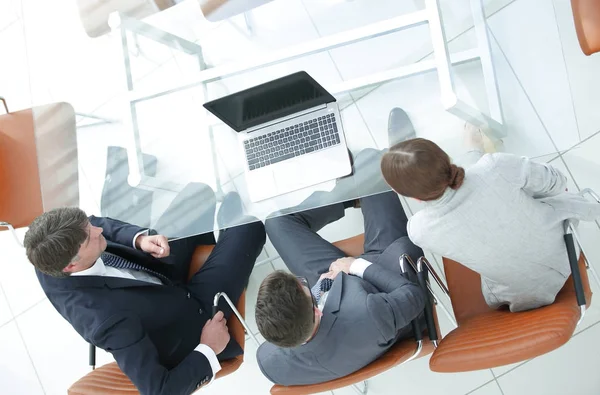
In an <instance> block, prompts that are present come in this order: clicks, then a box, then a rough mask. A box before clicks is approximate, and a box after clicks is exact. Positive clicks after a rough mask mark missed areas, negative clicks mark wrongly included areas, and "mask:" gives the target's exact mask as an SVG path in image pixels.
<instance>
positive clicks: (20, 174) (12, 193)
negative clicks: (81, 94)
mask: <svg viewBox="0 0 600 395" xmlns="http://www.w3.org/2000/svg"><path fill="white" fill-rule="evenodd" d="M78 174H79V173H78V164H77V135H76V127H75V111H74V110H73V107H71V105H69V104H67V103H54V104H48V105H44V106H39V107H34V108H32V109H28V110H22V111H17V112H12V113H9V114H6V115H2V116H0V185H1V186H2V189H1V190H0V221H6V222H9V223H11V224H12V225H13V226H14V227H15V228H20V227H23V226H28V225H29V224H30V223H31V221H33V220H34V219H35V217H37V216H38V215H40V214H42V213H43V212H44V211H47V210H50V209H53V208H56V207H63V206H78V205H79V182H78V179H79V176H78Z"/></svg>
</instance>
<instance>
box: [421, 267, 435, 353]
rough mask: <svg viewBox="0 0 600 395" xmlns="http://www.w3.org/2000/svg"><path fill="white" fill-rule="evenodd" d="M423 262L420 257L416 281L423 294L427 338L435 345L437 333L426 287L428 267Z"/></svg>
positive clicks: (430, 299)
mask: <svg viewBox="0 0 600 395" xmlns="http://www.w3.org/2000/svg"><path fill="white" fill-rule="evenodd" d="M424 260H426V259H425V258H424V257H420V258H419V260H418V261H417V279H418V280H419V285H420V286H421V289H422V290H423V292H424V293H425V322H426V323H427V332H428V333H429V338H430V339H431V341H432V342H433V344H434V345H437V341H438V333H437V328H436V326H435V319H434V318H433V300H432V296H433V295H432V294H431V293H430V292H429V289H428V287H427V284H428V283H429V281H428V280H429V279H428V267H427V265H425V264H424V263H423V261H424Z"/></svg>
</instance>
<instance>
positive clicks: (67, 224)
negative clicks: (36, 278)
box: [24, 207, 88, 277]
mask: <svg viewBox="0 0 600 395" xmlns="http://www.w3.org/2000/svg"><path fill="white" fill-rule="evenodd" d="M87 224H88V218H87V215H86V214H85V212H83V211H82V210H80V209H78V208H76V207H67V208H57V209H54V210H51V211H48V212H46V213H44V214H42V215H40V216H39V217H37V218H36V219H35V220H34V221H33V222H32V223H31V225H30V226H29V230H28V231H27V233H25V240H24V246H25V252H26V253H27V258H29V261H30V262H31V263H32V264H33V266H35V267H36V268H37V269H38V270H39V271H41V272H43V273H46V274H48V275H50V276H54V277H65V276H68V275H69V273H65V272H63V269H64V268H65V267H67V265H68V264H69V263H70V262H71V261H72V260H73V259H74V258H75V257H76V256H77V252H78V251H79V247H81V244H82V243H83V242H84V241H85V240H86V239H87V237H88V233H87V230H86V227H87Z"/></svg>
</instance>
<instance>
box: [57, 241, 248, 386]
mask: <svg viewBox="0 0 600 395" xmlns="http://www.w3.org/2000/svg"><path fill="white" fill-rule="evenodd" d="M213 248H214V246H199V247H198V248H196V251H195V252H194V255H193V256H192V262H191V263H190V271H189V274H188V279H189V278H191V277H192V276H193V275H194V274H195V273H196V272H197V271H198V270H200V268H201V267H202V266H203V265H204V263H206V260H207V259H208V256H209V255H210V253H211V252H212V250H213ZM220 295H221V296H222V295H224V294H220ZM231 307H232V310H234V312H235V309H233V305H231ZM245 311H246V295H245V292H242V295H241V296H240V300H238V303H237V312H238V313H239V316H240V317H241V318H242V319H243V317H244V314H245ZM245 326H246V324H245V322H243V321H241V320H240V319H238V317H237V316H236V315H232V316H231V317H230V318H229V320H228V321H227V327H228V328H229V333H230V334H231V337H232V338H234V339H235V341H236V342H237V343H238V344H239V345H240V347H241V348H242V350H243V349H244V345H245V342H246V330H245V329H244V327H245ZM246 328H247V326H246ZM248 334H250V335H251V336H252V337H253V338H254V335H253V334H252V332H251V331H248ZM92 347H93V346H92ZM93 349H94V350H95V348H93ZM91 350H92V348H91ZM91 350H90V351H91ZM91 362H93V361H91ZM243 362H244V356H243V355H239V356H237V357H235V358H233V359H229V360H227V361H221V370H220V371H219V372H218V373H217V376H216V378H221V377H224V376H227V375H228V374H231V373H233V372H235V371H236V370H237V369H238V368H239V367H240V366H241V365H242V363H243ZM94 364H95V362H94ZM92 365H93V364H92ZM67 393H68V394H69V395H133V394H139V391H138V390H137V388H136V387H135V386H134V385H133V383H132V382H131V380H129V378H128V377H127V376H126V375H125V373H123V372H122V371H121V369H119V366H118V365H117V363H116V362H111V363H109V364H106V365H104V366H102V367H100V368H98V369H95V370H92V371H91V372H90V373H88V374H87V375H85V376H84V377H82V378H81V379H79V380H78V381H77V382H75V383H74V384H73V385H72V386H71V387H70V388H69V390H68V391H67Z"/></svg>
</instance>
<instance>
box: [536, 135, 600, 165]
mask: <svg viewBox="0 0 600 395" xmlns="http://www.w3.org/2000/svg"><path fill="white" fill-rule="evenodd" d="M598 134H600V130H598V131H597V132H594V133H592V134H591V135H589V136H588V137H586V138H584V139H583V140H581V141H579V142H578V143H576V144H573V145H572V146H571V147H570V148H567V149H565V150H562V151H561V153H560V154H561V155H564V154H567V153H569V152H570V151H572V150H574V149H576V148H578V147H579V146H580V145H582V144H583V143H587V142H588V141H589V140H591V139H592V138H594V137H596V136H597V135H598ZM542 156H544V155H542ZM554 159H556V158H554Z"/></svg>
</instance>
